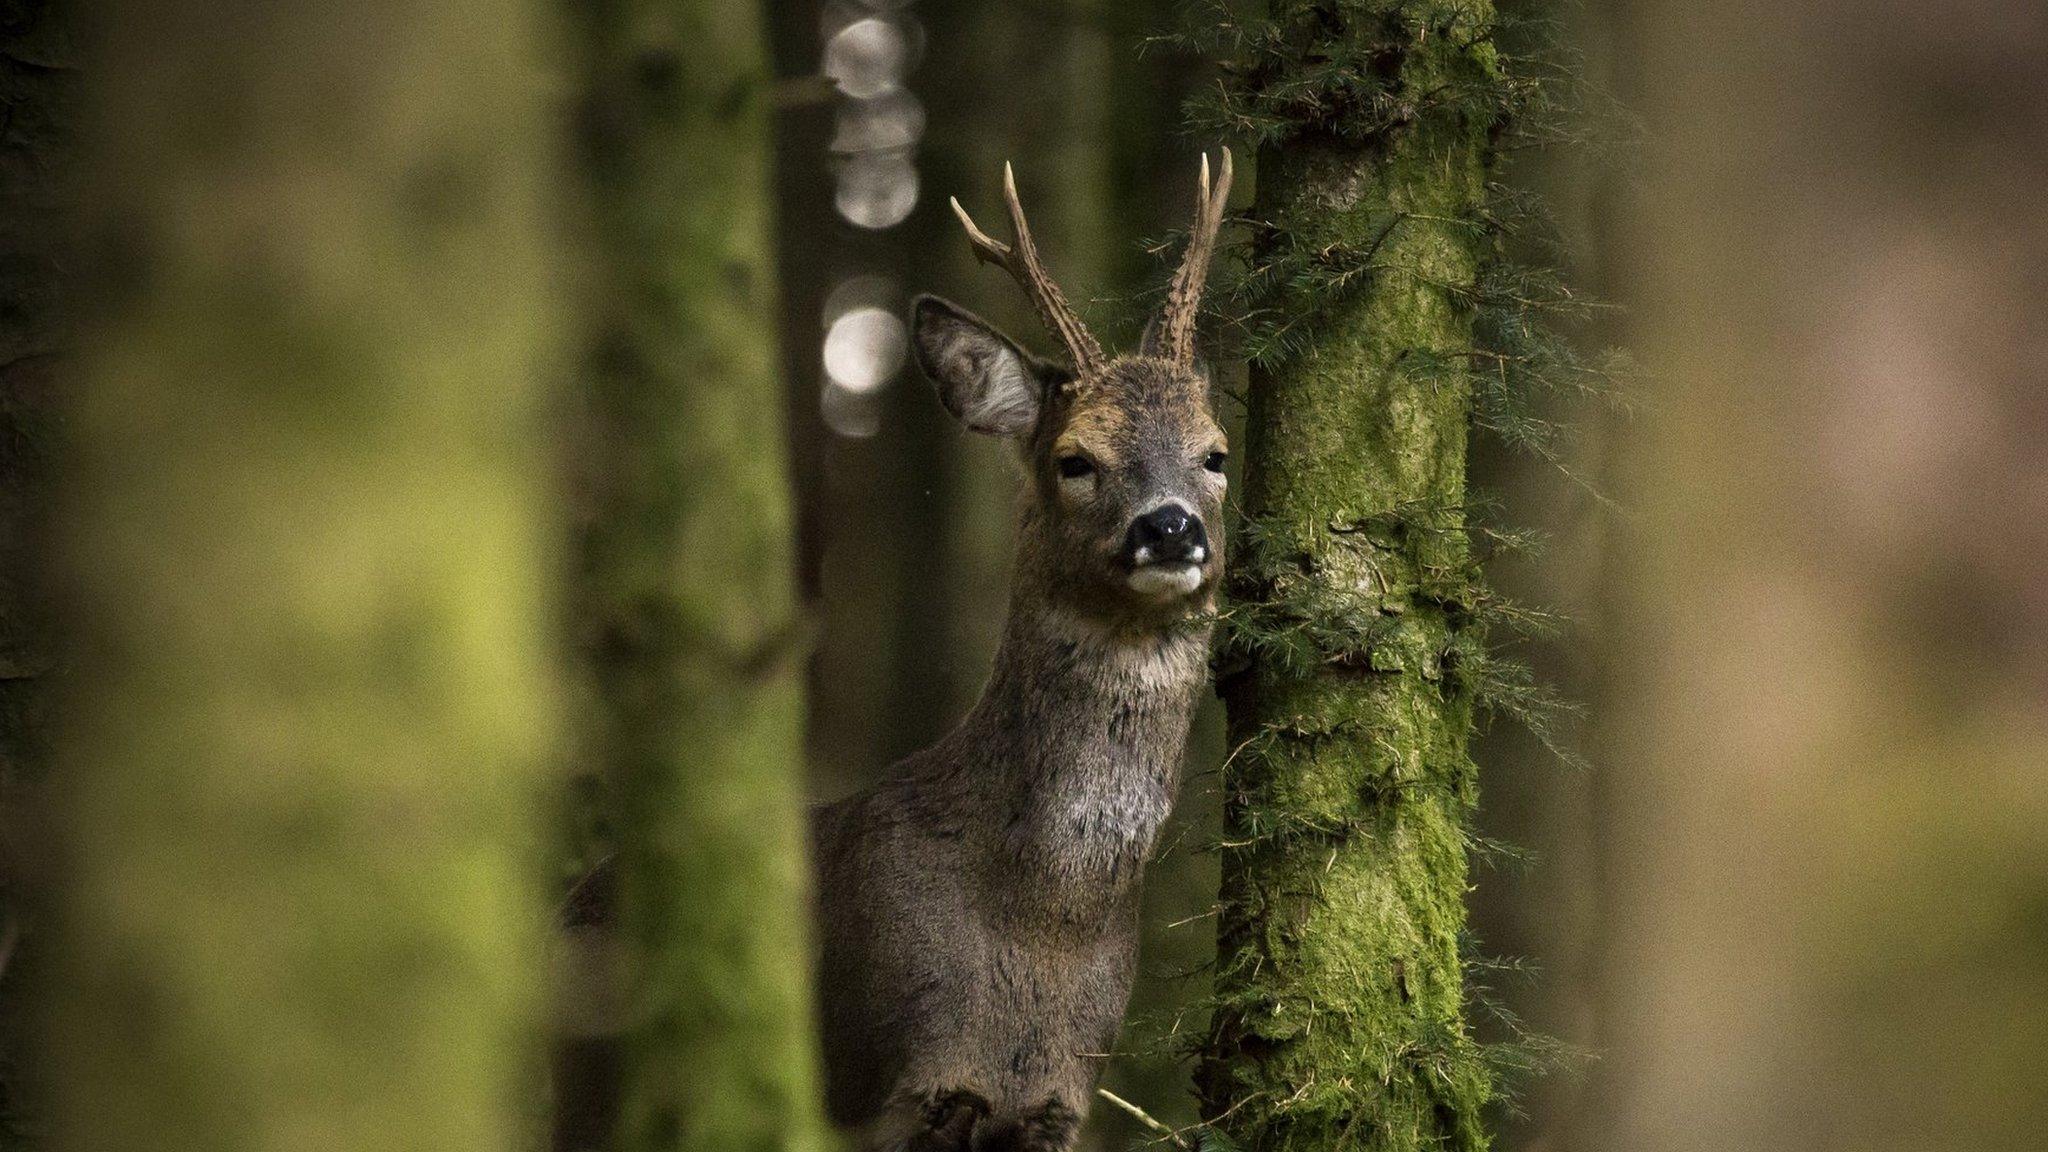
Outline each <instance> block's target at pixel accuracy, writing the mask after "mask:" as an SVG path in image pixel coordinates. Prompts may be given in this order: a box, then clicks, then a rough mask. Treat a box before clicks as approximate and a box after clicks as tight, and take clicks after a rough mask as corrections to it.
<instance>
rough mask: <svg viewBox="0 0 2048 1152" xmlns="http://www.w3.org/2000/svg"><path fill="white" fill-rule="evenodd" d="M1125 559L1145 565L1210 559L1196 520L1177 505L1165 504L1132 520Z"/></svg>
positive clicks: (1207, 539)
mask: <svg viewBox="0 0 2048 1152" xmlns="http://www.w3.org/2000/svg"><path fill="white" fill-rule="evenodd" d="M1124 556H1125V558H1126V559H1128V560H1129V561H1130V562H1131V565H1132V566H1133V567H1139V566H1142V565H1145V564H1180V563H1185V564H1200V563H1201V562H1202V561H1204V560H1207V559H1208V558H1209V537H1208V534H1207V533H1205V532H1204V531H1203V530H1202V521H1201V519H1200V518H1199V517H1197V516H1194V515H1192V514H1190V513H1189V512H1188V510H1187V509H1186V508H1183V507H1181V506H1180V505H1179V504H1164V505H1161V506H1160V507H1158V508H1155V509H1153V510H1152V511H1150V512H1147V513H1145V514H1144V515H1143V516H1140V517H1138V518H1137V519H1136V520H1133V521H1131V529H1130V532H1129V533H1128V534H1127V535H1126V536H1125V539H1124Z"/></svg>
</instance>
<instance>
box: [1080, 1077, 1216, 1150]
mask: <svg viewBox="0 0 2048 1152" xmlns="http://www.w3.org/2000/svg"><path fill="white" fill-rule="evenodd" d="M1095 1094H1096V1095H1097V1096H1100V1097H1102V1098H1103V1099H1104V1100H1107V1101H1109V1102H1110V1103H1111V1104H1114V1105H1116V1106H1117V1107H1119V1108H1121V1109H1123V1110H1124V1111H1125V1112H1128V1113H1130V1115H1131V1118H1132V1119H1134V1120H1136V1121H1137V1122H1138V1123H1140V1124H1143V1125H1144V1126H1145V1127H1147V1128H1150V1129H1151V1130H1152V1131H1154V1132H1157V1133H1159V1136H1160V1138H1161V1139H1164V1140H1171V1141H1173V1146H1174V1147H1176V1148H1192V1147H1193V1146H1192V1145H1190V1144H1189V1143H1188V1140H1187V1137H1185V1136H1182V1135H1181V1134H1180V1133H1179V1132H1176V1131H1174V1130H1173V1128H1172V1127H1171V1126H1170V1125H1168V1124H1166V1123H1165V1122H1164V1121H1162V1120H1158V1119H1156V1118H1154V1117H1153V1115H1152V1114H1151V1113H1150V1112H1147V1111H1145V1110H1144V1109H1143V1108H1140V1107H1138V1106H1137V1105H1136V1104H1133V1103H1131V1102H1130V1101H1129V1100H1126V1099H1124V1098H1123V1097H1121V1096H1119V1095H1117V1094H1116V1093H1114V1092H1111V1091H1110V1090H1109V1089H1107V1088H1097V1089H1096V1090H1095Z"/></svg>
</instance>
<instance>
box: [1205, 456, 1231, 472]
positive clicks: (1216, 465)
mask: <svg viewBox="0 0 2048 1152" xmlns="http://www.w3.org/2000/svg"><path fill="white" fill-rule="evenodd" d="M1226 459H1228V457H1227V456H1226V455H1225V454H1224V453H1222V452H1211V453H1209V458H1208V459H1206V460H1204V461H1202V467H1204V468H1207V469H1208V470H1209V471H1211V472H1221V471H1223V461H1224V460H1226Z"/></svg>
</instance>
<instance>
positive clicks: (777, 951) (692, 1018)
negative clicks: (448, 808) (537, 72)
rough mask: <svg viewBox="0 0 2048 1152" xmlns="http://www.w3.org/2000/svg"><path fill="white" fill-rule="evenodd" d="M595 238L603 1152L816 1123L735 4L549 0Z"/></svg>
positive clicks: (801, 1135) (760, 177) (773, 440)
mask: <svg viewBox="0 0 2048 1152" xmlns="http://www.w3.org/2000/svg"><path fill="white" fill-rule="evenodd" d="M567 14H568V16H569V17H570V21H571V23H572V24H573V25H574V26H575V29H576V33H577V41H578V56H577V61H578V68H579V72H580V76H581V84H582V85H583V87H584V96H583V102H582V106H581V110H580V117H579V120H578V124H577V128H578V144H579V146H580V153H581V154H580V160H581V163H582V165H583V167H584V170H585V171H586V172H587V173H588V177H589V182H588V189H587V191H588V210H589V220H588V224H589V227H590V228H591V230H592V233H593V235H594V239H595V257H596V263H595V266H594V267H593V268H592V269H591V270H590V293H589V298H588V301H587V304H588V312H589V324H590V332H589V339H590V341H591V343H590V348H589V353H588V361H587V368H586V371H585V372H584V379H585V380H586V381H587V389H588V397H587V409H588V411H587V417H588V419H587V432H588V437H587V440H586V442H585V443H584V444H583V446H582V451H583V452H584V453H585V454H586V456H585V459H584V461H583V466H582V471H583V473H584V480H583V487H584V492H583V495H584V497H585V501H586V509H587V514H588V519H587V520H586V522H585V523H584V525H583V526H582V530H581V540H580V544H579V555H578V568H579V573H578V596H579V598H580V603H579V605H578V608H577V626H578V628H579V632H580V637H581V642H582V644H583V645H584V646H585V653H586V660H587V663H588V667H589V671H590V674H591V676H592V678H593V682H594V689H595V696H594V702H593V713H592V715H591V716H590V717H588V720H587V726H588V731H587V733H586V736H587V738H588V741H589V751H590V754H591V757H592V759H593V762H595V763H598V764H601V765H602V766H603V768H604V770H605V771H606V772H607V773H608V774H609V775H610V777H611V779H612V781H613V784H614V791H615V798H616V802H617V806H618V840H619V854H618V860H619V867H618V876H619V900H620V923H621V930H622V932H623V934H624V938H625V941H626V944H627V946H628V948H629V949H630V950H631V952H632V953H633V955H634V958H635V960H636V962H637V965H638V970H637V981H636V983H635V986H634V989H633V992H632V996H631V1002H630V1008H629V1012H630V1014H631V1018H630V1022H629V1028H630V1031H629V1035H628V1045H627V1060H626V1071H625V1089H624V1090H625V1099H624V1102H623V1113H622V1115H621V1117H620V1128H619V1137H620V1147H622V1148H627V1149H634V1150H643V1149H649V1150H651V1149H703V1150H706V1152H709V1150H714V1149H715V1150H718V1152H728V1150H730V1149H736V1148H747V1149H810V1148H816V1147H818V1146H819V1145H820V1141H821V1139H822V1134H823V1128H822V1119H821V1113H820V1111H819V1107H818V1102H817V1094H816V1091H815V1087H816V1073H815V1068H814V1064H815V1058H814V1055H813V1052H812V1044H811V1033H810V1027H811V1020H810V1011H809V1002H810V997H809V971H810V967H809V950H808V948H807V946H806V943H805V941H806V936H807V932H806V930H805V923H806V919H807V913H806V911H805V902H804V888H805V878H804V875H805V872H804V866H803V852H802V845H801V821H800V807H799V801H798V788H799V781H800V765H801V760H800V756H801V749H802V728H803V718H804V717H803V708H802V701H801V698H800V694H799V684H798V680H797V676H796V672H797V667H798V664H799V658H800V656H801V653H802V652H803V649H804V644H803V642H802V639H801V636H800V635H799V629H798V627H797V624H796V614H795V595H794V587H793V580H792V572H791V552H792V542H791V515H790V507H789V492H788V487H789V483H788V477H787V475H786V474H785V470H784V462H785V456H784V443H783V440H782V421H781V385H780V383H779V381H778V378H777V375H776V372H775V340H774V333H773V325H774V320H775V316H776V303H775V291H774V278H773V275H772V262H771V259H770V248H769V241H770V236H769V225H770V216H769V208H770V204H771V197H770V189H769V183H768V171H769V169H768V164H769V143H768V113H769V99H770V95H771V87H770V81H769V76H768V73H767V71H766V66H765V54H764V47H763V43H762V38H761V28H760V17H759V13H758V12H757V11H756V9H755V6H754V5H753V4H750V3H748V4H725V3H713V2H711V0H701V2H698V3H683V2H678V0H638V2H628V0H619V2H616V3H603V4H580V3H579V4H573V5H570V6H569V7H568V9H567Z"/></svg>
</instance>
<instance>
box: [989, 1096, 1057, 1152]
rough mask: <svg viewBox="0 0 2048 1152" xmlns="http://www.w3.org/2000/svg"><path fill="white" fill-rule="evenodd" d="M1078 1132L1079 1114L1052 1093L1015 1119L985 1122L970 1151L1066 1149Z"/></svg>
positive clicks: (1052, 1151)
mask: <svg viewBox="0 0 2048 1152" xmlns="http://www.w3.org/2000/svg"><path fill="white" fill-rule="evenodd" d="M1080 1134H1081V1114H1080V1113H1079V1112H1078V1111H1076V1110H1075V1109H1074V1108H1072V1107H1071V1106H1069V1105H1068V1104H1067V1103H1066V1101H1064V1100H1061V1099H1059V1098H1058V1097H1053V1098H1051V1099H1049V1100H1047V1101H1046V1102H1045V1103H1043V1104H1040V1105H1039V1106H1038V1107H1036V1108H1033V1109H1031V1110H1029V1111H1027V1112H1025V1113H1023V1114H1022V1115H1020V1116H1018V1117H1016V1118H1015V1119H1010V1120H1005V1121H1002V1122H1000V1123H995V1124H985V1125H983V1126H982V1128H981V1130H980V1131H978V1132H976V1133H975V1135H974V1148H973V1152H1067V1149H1069V1148H1072V1147H1073V1146H1074V1138H1075V1137H1077V1136H1079V1135H1080Z"/></svg>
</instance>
